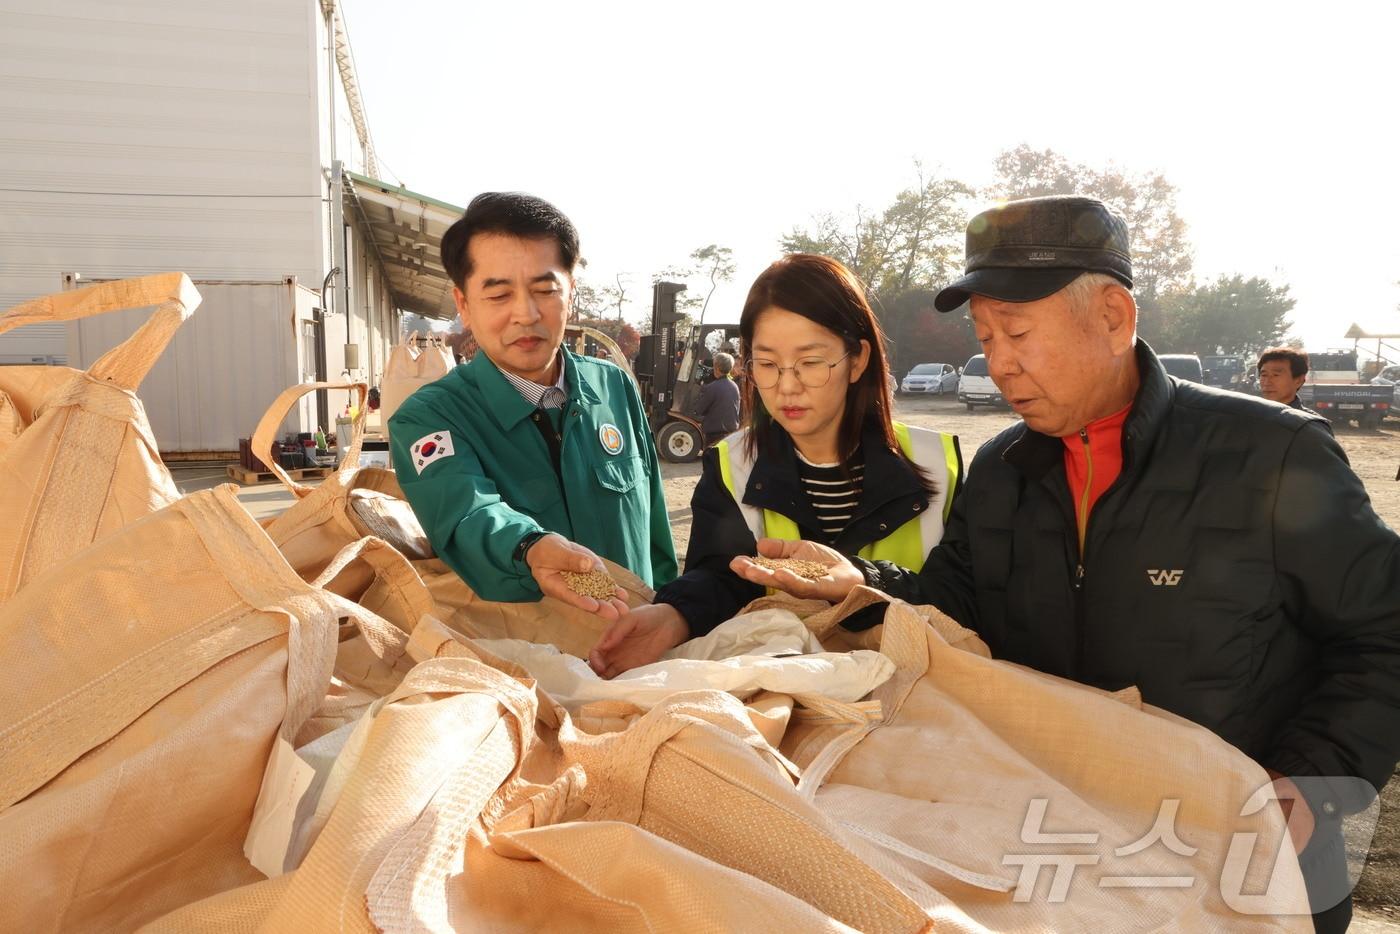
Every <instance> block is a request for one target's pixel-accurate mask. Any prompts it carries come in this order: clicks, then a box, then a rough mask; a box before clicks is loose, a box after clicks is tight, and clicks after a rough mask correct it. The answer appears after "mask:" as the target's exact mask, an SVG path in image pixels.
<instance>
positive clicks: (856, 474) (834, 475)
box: [797, 451, 865, 542]
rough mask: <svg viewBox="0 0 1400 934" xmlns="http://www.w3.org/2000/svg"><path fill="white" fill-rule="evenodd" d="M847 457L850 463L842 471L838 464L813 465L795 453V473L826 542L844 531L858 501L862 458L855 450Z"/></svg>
mask: <svg viewBox="0 0 1400 934" xmlns="http://www.w3.org/2000/svg"><path fill="white" fill-rule="evenodd" d="M851 460H852V461H853V463H852V464H851V465H850V466H849V467H848V468H847V469H846V470H842V469H841V465H840V464H814V463H812V462H811V461H809V460H807V458H805V457H803V456H802V452H800V451H799V452H797V476H798V478H799V479H800V480H801V481H802V488H803V489H804V490H806V491H807V499H808V501H809V502H810V503H811V504H812V511H813V512H815V513H816V514H817V522H818V524H819V526H820V528H821V531H822V534H824V535H825V536H826V538H827V541H828V542H833V541H835V540H836V539H837V537H838V536H840V534H841V533H842V532H844V531H845V530H846V526H847V525H849V524H850V522H851V516H853V515H854V514H855V511H856V505H857V504H858V503H859V502H860V493H861V483H862V480H863V479H864V477H865V459H864V458H863V457H861V453H860V451H857V452H856V453H855V455H854V456H853V457H852V458H851Z"/></svg>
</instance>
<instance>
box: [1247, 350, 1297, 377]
mask: <svg viewBox="0 0 1400 934" xmlns="http://www.w3.org/2000/svg"><path fill="white" fill-rule="evenodd" d="M1274 360H1287V361H1288V371H1289V372H1290V373H1292V374H1293V378H1294V379H1297V378H1298V377H1300V376H1307V375H1308V355H1307V354H1306V353H1304V352H1303V351H1301V350H1294V349H1293V348H1292V347H1270V348H1269V349H1268V350H1266V351H1264V352H1263V353H1262V354H1260V355H1259V365H1258V366H1256V367H1255V369H1256V370H1262V369H1264V364H1266V363H1271V362H1273V361H1274Z"/></svg>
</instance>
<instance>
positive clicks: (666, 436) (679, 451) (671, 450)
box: [656, 422, 705, 464]
mask: <svg viewBox="0 0 1400 934" xmlns="http://www.w3.org/2000/svg"><path fill="white" fill-rule="evenodd" d="M704 448H705V442H704V439H703V438H701V437H700V432H698V431H696V430H695V427H694V426H693V425H687V424H686V423H685V422H667V423H666V425H665V427H663V428H662V429H661V433H660V434H659V435H657V436H656V449H657V450H658V451H660V452H661V456H662V457H664V458H665V459H666V460H668V461H670V462H671V463H673V464H685V463H689V462H690V461H693V460H695V459H696V458H698V457H699V456H700V453H701V452H702V451H703V450H704Z"/></svg>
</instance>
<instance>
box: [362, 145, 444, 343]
mask: <svg viewBox="0 0 1400 934" xmlns="http://www.w3.org/2000/svg"><path fill="white" fill-rule="evenodd" d="M345 178H346V182H347V184H346V185H345V211H346V213H347V214H349V215H350V216H352V217H354V218H356V219H357V220H358V221H359V222H360V224H361V225H362V226H363V227H364V228H365V229H366V231H367V234H368V239H369V242H370V244H371V246H372V247H373V249H374V250H375V252H376V253H377V254H378V256H379V259H380V262H381V263H383V266H384V273H385V278H386V279H387V281H388V285H389V290H390V291H391V292H393V294H394V303H395V304H396V305H398V306H399V307H400V308H403V309H405V310H407V311H412V312H414V313H415V314H420V315H426V316H427V317H430V318H441V319H444V320H450V319H451V318H453V317H455V316H456V314H457V310H456V307H455V306H454V305H453V302H452V280H451V279H449V278H448V277H447V270H446V269H444V268H443V266H442V256H441V250H442V235H443V234H445V233H446V232H447V228H448V227H450V226H451V225H452V224H453V223H454V222H455V221H456V220H457V218H459V217H461V216H462V210H463V209H462V208H460V207H457V206H456V205H455V204H448V203H447V202H446V201H439V200H437V199H436V198H429V197H428V196H427V195H420V194H419V193H417V192H416V191H409V190H408V189H407V188H405V187H403V186H402V185H391V184H389V183H388V182H382V181H379V180H378V179H374V178H369V177H368V176H365V175H360V174H358V173H356V172H346V173H345Z"/></svg>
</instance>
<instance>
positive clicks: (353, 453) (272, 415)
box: [252, 382, 369, 498]
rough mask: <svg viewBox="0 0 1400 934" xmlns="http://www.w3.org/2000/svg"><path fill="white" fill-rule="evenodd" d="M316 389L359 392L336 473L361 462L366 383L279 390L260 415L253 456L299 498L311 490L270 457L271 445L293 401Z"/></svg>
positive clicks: (254, 438)
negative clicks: (279, 392) (270, 403)
mask: <svg viewBox="0 0 1400 934" xmlns="http://www.w3.org/2000/svg"><path fill="white" fill-rule="evenodd" d="M319 389H346V390H355V391H357V392H358V393H359V396H360V402H359V406H358V409H357V411H356V413H355V424H354V431H353V432H352V434H351V439H350V447H349V448H348V449H346V451H345V457H343V458H342V459H341V461H340V466H339V467H337V468H336V470H344V469H345V468H346V467H352V466H354V465H356V464H358V463H359V462H360V447H361V445H363V444H364V440H365V419H366V418H367V417H368V416H369V384H368V383H363V382H356V383H302V384H300V385H298V386H290V387H288V388H287V389H284V390H282V392H281V394H280V395H278V397H277V398H276V399H274V400H273V401H272V405H270V406H268V407H267V411H266V412H264V413H263V417H262V421H260V422H258V427H257V428H256V429H255V430H254V431H253V441H252V448H253V455H254V456H255V457H257V458H258V460H260V461H262V462H263V463H264V464H266V465H267V467H268V469H269V470H271V471H272V472H273V473H274V474H276V475H277V479H278V480H281V481H282V484H283V486H285V487H286V488H287V489H289V490H291V491H292V492H293V493H295V494H296V495H297V497H298V498H300V497H303V496H306V495H307V494H308V493H310V492H311V491H312V489H313V487H309V486H306V485H305V484H302V483H297V482H296V481H295V480H293V479H292V478H291V476H290V475H288V473H287V472H286V471H285V470H283V469H282V464H281V461H280V459H278V458H275V457H273V456H272V442H273V441H274V440H276V438H277V429H278V427H280V426H281V424H282V419H284V418H286V417H287V413H288V412H290V411H291V410H292V406H293V405H294V404H296V401H297V400H298V399H300V398H301V397H302V396H305V395H307V394H308V393H312V392H316V391H317V390H319Z"/></svg>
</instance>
